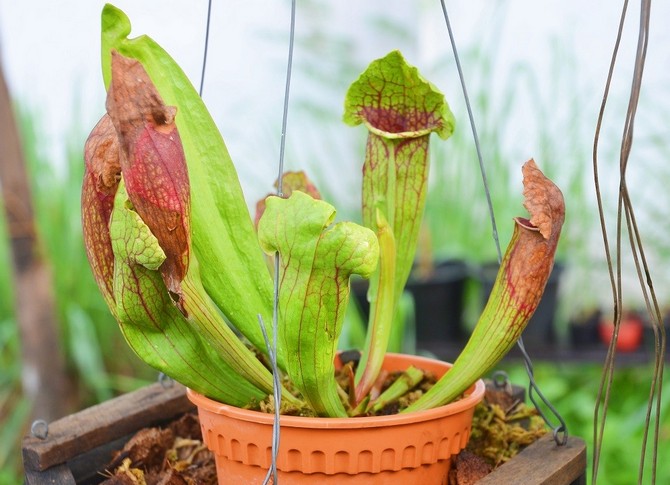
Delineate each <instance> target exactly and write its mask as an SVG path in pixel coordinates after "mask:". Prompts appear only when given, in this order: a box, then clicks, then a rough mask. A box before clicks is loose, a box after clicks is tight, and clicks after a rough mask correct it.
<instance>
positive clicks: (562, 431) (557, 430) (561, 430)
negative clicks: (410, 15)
mask: <svg viewBox="0 0 670 485" xmlns="http://www.w3.org/2000/svg"><path fill="white" fill-rule="evenodd" d="M440 3H441V4H442V13H443V14H444V21H445V23H446V25H447V31H448V32H449V41H450V42H451V49H452V51H453V53H454V60H455V61H456V68H457V69H458V77H459V79H460V81H461V88H462V90H463V97H464V98H465V106H466V107H467V110H468V118H469V120H470V128H471V129H472V136H473V137H474V141H475V148H476V150H477V158H478V160H479V169H480V171H481V174H482V182H483V184H484V192H485V193H486V201H487V203H488V208H489V216H490V219H491V227H492V231H493V240H494V242H495V245H496V250H497V251H498V264H500V263H501V261H502V250H501V248H500V240H499V238H498V228H497V225H496V218H495V213H494V211H493V203H492V202H491V192H490V190H489V185H488V180H487V177H486V169H485V166H484V161H483V157H482V151H481V146H480V143H479V136H478V135H477V128H476V125H475V118H474V115H473V114H472V107H471V105H470V97H469V96H468V91H467V88H466V86H465V76H464V75H463V69H462V68H461V61H460V58H459V56H458V49H457V48H456V40H455V38H454V33H453V31H452V29H451V22H450V21H449V14H448V13H447V6H446V4H445V2H444V0H440ZM517 347H518V348H519V350H520V351H521V355H522V356H523V361H524V365H525V368H526V373H527V374H528V383H529V387H528V395H529V398H530V400H531V402H532V403H533V405H534V406H535V408H536V409H537V410H538V412H539V414H540V416H541V417H542V419H544V422H545V423H546V424H547V426H549V427H550V428H551V429H552V430H553V433H554V441H556V444H557V445H559V446H562V445H565V444H566V443H567V441H568V428H567V425H566V423H565V420H564V419H563V417H562V416H561V415H560V414H559V412H558V411H557V410H556V408H555V407H554V406H553V405H552V404H551V402H550V401H549V400H548V399H547V398H546V397H545V396H544V394H542V392H541V391H540V388H539V387H538V385H537V383H536V382H535V378H534V370H533V362H532V360H531V358H530V356H529V355H528V352H526V348H525V347H524V345H523V339H522V338H521V337H519V340H517ZM533 390H534V391H535V392H536V393H537V395H538V397H539V398H540V400H541V401H542V402H543V403H544V405H545V406H546V407H547V408H548V409H549V410H550V411H551V413H552V414H553V415H554V416H555V417H556V419H557V420H558V421H559V423H560V424H559V425H557V426H554V425H553V424H552V423H551V422H550V421H549V420H548V419H547V417H546V415H545V414H544V413H543V412H542V410H541V409H540V407H539V406H538V403H537V402H536V401H535V398H534V396H533ZM560 435H562V436H560Z"/></svg>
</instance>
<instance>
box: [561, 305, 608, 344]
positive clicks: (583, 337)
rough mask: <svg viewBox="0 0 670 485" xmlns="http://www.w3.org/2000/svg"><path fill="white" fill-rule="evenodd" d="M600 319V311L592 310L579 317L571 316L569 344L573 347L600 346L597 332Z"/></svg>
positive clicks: (600, 342)
mask: <svg viewBox="0 0 670 485" xmlns="http://www.w3.org/2000/svg"><path fill="white" fill-rule="evenodd" d="M601 319H602V312H601V311H600V310H594V311H593V312H591V313H589V314H588V315H585V316H582V317H581V318H577V317H576V318H573V319H572V320H571V321H570V322H569V324H568V329H569V335H570V344H571V346H572V348H574V349H591V348H594V347H600V346H601V345H602V341H601V340H600V334H599V333H598V325H599V324H600V320H601Z"/></svg>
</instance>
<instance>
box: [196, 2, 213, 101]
mask: <svg viewBox="0 0 670 485" xmlns="http://www.w3.org/2000/svg"><path fill="white" fill-rule="evenodd" d="M211 19H212V0H209V1H208V2H207V26H206V27H205V49H204V52H203V54H202V72H201V74H200V90H199V91H198V94H199V95H200V97H201V98H202V90H203V88H204V86H205V68H206V67H207V51H208V49H209V23H210V20H211Z"/></svg>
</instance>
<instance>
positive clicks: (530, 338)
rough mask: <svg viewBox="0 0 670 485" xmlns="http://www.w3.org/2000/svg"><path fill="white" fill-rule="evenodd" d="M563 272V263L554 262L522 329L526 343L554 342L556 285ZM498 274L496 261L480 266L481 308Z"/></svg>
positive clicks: (544, 344)
mask: <svg viewBox="0 0 670 485" xmlns="http://www.w3.org/2000/svg"><path fill="white" fill-rule="evenodd" d="M562 273H563V265H562V264H560V263H555V264H554V268H553V270H552V271H551V274H550V275H549V280H548V281H547V286H546V287H545V289H544V294H543V295H542V299H541V300H540V303H539V305H538V306H537V309H536V310H535V313H534V314H533V317H532V318H531V319H530V322H528V326H526V329H525V330H524V331H523V335H522V336H523V341H524V344H526V345H537V346H539V347H547V346H549V345H553V344H555V343H556V329H555V327H554V319H555V316H556V309H557V308H558V287H559V282H560V278H561V274H562ZM497 274H498V263H489V264H485V265H483V266H482V267H481V268H480V271H479V280H480V282H481V285H482V286H481V295H482V308H483V306H484V305H486V302H487V301H488V298H489V295H490V294H491V290H492V289H493V284H494V283H495V280H496V275H497Z"/></svg>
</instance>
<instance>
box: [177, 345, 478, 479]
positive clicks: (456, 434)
mask: <svg viewBox="0 0 670 485" xmlns="http://www.w3.org/2000/svg"><path fill="white" fill-rule="evenodd" d="M409 365H414V366H416V367H418V368H421V369H424V370H426V371H430V372H433V373H435V374H436V375H438V376H441V375H442V374H444V373H445V372H446V371H447V370H448V369H449V368H450V367H451V364H448V363H445V362H441V361H438V360H433V359H427V358H423V357H416V356H409V355H399V354H389V355H387V357H386V359H385V361H384V369H386V370H388V371H395V370H404V369H406V368H407V367H408V366H409ZM484 388H485V386H484V383H483V382H482V381H481V380H479V381H477V383H475V384H474V385H473V386H472V387H471V388H470V389H469V390H468V391H467V392H466V395H465V397H464V398H462V399H460V400H459V401H456V402H454V403H451V404H448V405H446V406H441V407H439V408H435V409H430V410H428V411H421V412H416V413H408V414H396V415H392V416H378V417H364V418H304V417H295V416H282V418H281V421H280V423H281V435H280V446H279V454H278V459H277V469H278V479H279V483H281V484H282V485H290V484H307V483H309V484H314V483H319V484H340V483H351V484H354V483H361V484H366V485H367V484H389V485H393V484H402V485H408V484H414V483H419V484H422V485H429V484H446V483H447V474H448V472H449V468H450V465H451V456H452V455H455V454H457V453H458V452H460V451H461V450H462V449H463V448H464V447H465V445H466V444H467V442H468V439H469V437H470V428H471V425H472V416H473V413H474V408H475V406H476V405H477V403H479V402H480V401H481V400H482V398H483V397H484ZM188 397H189V399H190V400H191V401H192V402H193V403H194V404H195V405H196V406H198V414H199V416H200V425H201V427H202V431H203V438H204V441H205V443H206V444H207V446H208V447H209V449H210V450H212V452H213V453H214V455H215V457H216V468H217V473H218V480H219V484H220V485H223V484H242V483H243V484H260V483H262V482H263V479H264V478H265V475H266V473H267V470H268V468H269V467H270V464H271V442H272V424H273V416H272V415H270V414H266V413H260V412H256V411H248V410H245V409H240V408H236V407H234V406H228V405H225V404H221V403H219V402H216V401H213V400H211V399H208V398H206V397H204V396H202V395H200V394H198V393H196V392H194V391H192V390H190V389H189V391H188Z"/></svg>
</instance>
